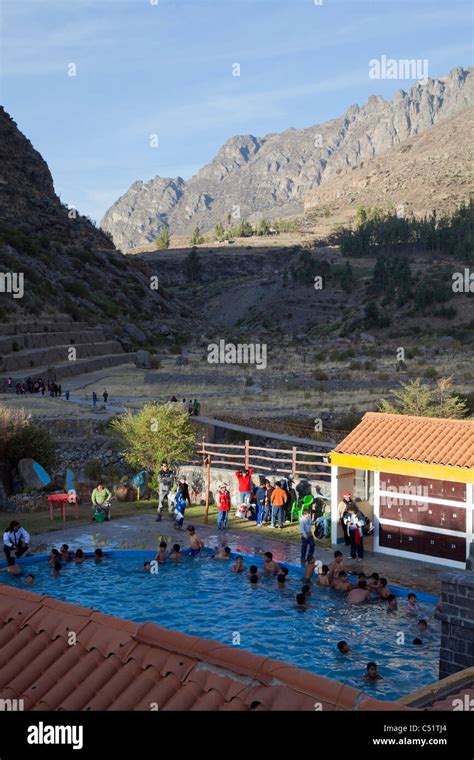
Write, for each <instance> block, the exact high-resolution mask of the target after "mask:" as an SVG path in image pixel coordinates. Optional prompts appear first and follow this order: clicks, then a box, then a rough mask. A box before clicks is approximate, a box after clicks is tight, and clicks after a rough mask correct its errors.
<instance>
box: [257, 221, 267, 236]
mask: <svg viewBox="0 0 474 760" xmlns="http://www.w3.org/2000/svg"><path fill="white" fill-rule="evenodd" d="M269 234H270V225H269V223H268V221H267V220H266V219H261V220H260V222H259V223H258V227H257V235H269Z"/></svg>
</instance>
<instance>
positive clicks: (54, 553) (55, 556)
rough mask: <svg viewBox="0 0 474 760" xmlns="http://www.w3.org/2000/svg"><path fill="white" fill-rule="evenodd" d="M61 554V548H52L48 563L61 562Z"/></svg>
mask: <svg viewBox="0 0 474 760" xmlns="http://www.w3.org/2000/svg"><path fill="white" fill-rule="evenodd" d="M60 559H61V555H60V553H59V549H51V552H50V554H49V559H48V565H51V566H54V564H55V562H59V560H60Z"/></svg>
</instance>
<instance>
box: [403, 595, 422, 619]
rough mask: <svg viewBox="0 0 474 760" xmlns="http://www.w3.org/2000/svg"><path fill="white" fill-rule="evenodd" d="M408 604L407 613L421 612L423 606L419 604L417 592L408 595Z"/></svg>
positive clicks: (417, 613) (416, 613)
mask: <svg viewBox="0 0 474 760" xmlns="http://www.w3.org/2000/svg"><path fill="white" fill-rule="evenodd" d="M407 600H408V601H407V606H406V612H407V615H417V616H418V615H419V614H420V612H421V607H420V605H419V604H418V602H417V600H416V594H414V593H413V591H412V592H410V593H409V594H408V596H407Z"/></svg>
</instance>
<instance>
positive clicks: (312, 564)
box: [303, 557, 316, 581]
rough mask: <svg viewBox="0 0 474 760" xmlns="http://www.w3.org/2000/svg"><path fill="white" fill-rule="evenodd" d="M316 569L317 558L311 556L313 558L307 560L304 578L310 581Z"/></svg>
mask: <svg viewBox="0 0 474 760" xmlns="http://www.w3.org/2000/svg"><path fill="white" fill-rule="evenodd" d="M315 569H316V560H315V559H314V557H311V559H308V560H307V562H306V567H305V569H304V573H303V578H304V580H305V581H310V580H311V578H312V577H313V575H314V571H315Z"/></svg>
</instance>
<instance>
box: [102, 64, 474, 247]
mask: <svg viewBox="0 0 474 760" xmlns="http://www.w3.org/2000/svg"><path fill="white" fill-rule="evenodd" d="M473 81H474V78H473V70H472V69H462V68H457V69H454V70H453V71H451V73H450V74H449V75H448V76H447V77H442V78H439V79H429V80H428V81H427V82H426V84H420V83H417V84H415V85H413V87H411V88H410V90H409V91H408V92H405V91H403V90H399V91H398V92H397V93H396V95H395V96H394V98H393V99H392V100H385V99H384V98H382V97H379V96H372V97H370V98H369V99H368V101H367V103H365V104H364V105H363V106H358V105H352V106H350V108H348V110H347V111H346V112H345V114H343V115H342V116H340V117H339V118H337V119H334V120H332V121H328V122H325V123H323V124H319V125H316V126H313V127H309V128H307V129H288V130H287V131H285V132H283V133H281V134H271V135H267V136H266V137H263V138H258V137H254V136H253V135H240V136H237V137H233V138H231V139H230V140H228V141H227V142H226V143H225V144H224V145H223V146H222V148H221V149H220V150H219V152H218V153H217V155H216V156H215V158H213V159H212V161H210V162H209V163H208V164H207V165H206V166H204V167H203V168H202V169H201V170H200V171H199V172H198V173H197V174H196V175H195V176H194V177H192V178H191V179H190V180H188V181H186V182H184V181H183V180H182V179H181V178H179V177H178V178H176V179H163V178H162V177H155V179H153V180H151V181H150V182H147V183H142V182H135V183H134V184H133V185H132V187H131V188H130V189H129V190H128V191H127V192H126V193H125V194H124V195H123V196H122V197H121V198H119V199H118V200H117V202H116V203H114V205H113V206H112V207H111V208H110V209H109V210H108V211H107V212H106V214H105V215H104V217H103V219H102V222H101V227H102V229H103V230H104V231H106V232H108V233H110V234H111V235H112V237H113V239H114V242H115V244H116V245H117V246H118V247H119V248H120V249H121V250H123V251H127V250H129V249H130V248H132V247H134V246H139V245H143V244H146V243H148V242H150V241H153V240H154V238H155V236H156V233H157V231H158V229H159V228H160V227H161V226H162V225H167V226H168V227H169V228H170V229H171V232H172V233H181V234H184V233H186V234H188V233H189V232H191V230H192V229H194V227H196V226H199V227H200V229H201V231H203V230H204V231H207V230H209V229H211V228H212V227H213V226H214V225H215V224H216V223H217V222H223V221H225V219H226V217H227V215H228V214H229V213H230V214H234V215H237V214H240V217H242V218H248V219H250V220H254V219H256V218H258V217H262V216H268V217H272V216H273V217H275V216H285V215H289V214H295V213H300V212H301V211H302V210H303V200H304V197H305V196H306V195H307V194H308V193H309V192H310V191H311V190H312V189H314V188H317V187H318V186H319V185H323V184H324V183H326V182H327V181H329V180H330V179H331V178H333V177H334V176H336V175H337V173H338V172H341V171H342V170H344V169H346V168H347V167H351V166H357V165H359V164H360V163H361V161H367V160H368V159H371V158H373V157H374V156H379V155H382V154H383V153H384V152H386V151H388V150H390V149H391V148H392V147H393V146H394V145H398V144H399V143H401V142H403V141H404V140H406V139H408V138H411V137H413V136H415V135H417V134H419V133H421V132H423V131H424V130H427V129H429V128H430V127H432V126H433V125H434V124H437V123H438V122H439V121H441V120H442V119H445V118H447V117H449V116H452V115H454V114H455V113H457V112H459V111H461V110H463V109H465V108H467V107H468V106H470V105H472V104H474V92H473V90H474V88H473Z"/></svg>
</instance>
